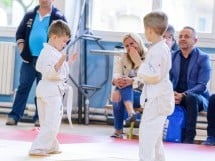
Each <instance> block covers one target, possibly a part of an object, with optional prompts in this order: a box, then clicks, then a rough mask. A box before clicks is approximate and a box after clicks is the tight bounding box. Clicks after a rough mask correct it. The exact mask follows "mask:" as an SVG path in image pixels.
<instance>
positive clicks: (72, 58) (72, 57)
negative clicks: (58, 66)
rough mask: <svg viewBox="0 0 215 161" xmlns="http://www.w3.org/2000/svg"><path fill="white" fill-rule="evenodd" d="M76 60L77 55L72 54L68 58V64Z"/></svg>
mask: <svg viewBox="0 0 215 161" xmlns="http://www.w3.org/2000/svg"><path fill="white" fill-rule="evenodd" d="M77 58H78V53H74V54H72V55H71V56H70V57H69V62H70V63H73V62H74V61H75V60H76V59H77Z"/></svg>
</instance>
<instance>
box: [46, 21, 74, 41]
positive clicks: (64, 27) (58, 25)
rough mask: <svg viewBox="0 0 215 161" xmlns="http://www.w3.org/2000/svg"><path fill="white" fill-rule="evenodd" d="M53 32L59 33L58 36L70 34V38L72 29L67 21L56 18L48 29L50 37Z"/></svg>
mask: <svg viewBox="0 0 215 161" xmlns="http://www.w3.org/2000/svg"><path fill="white" fill-rule="evenodd" d="M52 34H54V35H57V36H64V35H66V36H68V37H69V38H70V37H71V31H70V28H69V26H68V24H67V23H66V22H64V21H63V20H56V21H53V22H52V24H51V25H50V27H49V30H48V37H50V36H51V35H52Z"/></svg>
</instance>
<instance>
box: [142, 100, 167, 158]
mask: <svg viewBox="0 0 215 161" xmlns="http://www.w3.org/2000/svg"><path fill="white" fill-rule="evenodd" d="M158 106H159V105H158V104H157V103H156V102H151V103H147V104H146V105H145V109H144V112H143V115H142V118H141V123H140V128H139V161H155V160H156V161H157V159H158V158H159V160H158V161H164V160H165V156H164V151H163V149H162V148H163V146H162V132H163V126H164V122H165V120H166V116H161V115H159V112H158V109H157V107H158Z"/></svg>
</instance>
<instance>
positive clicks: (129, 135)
mask: <svg viewBox="0 0 215 161" xmlns="http://www.w3.org/2000/svg"><path fill="white" fill-rule="evenodd" d="M134 124H135V122H134V121H133V122H131V125H130V128H129V131H128V139H132V137H133V132H134Z"/></svg>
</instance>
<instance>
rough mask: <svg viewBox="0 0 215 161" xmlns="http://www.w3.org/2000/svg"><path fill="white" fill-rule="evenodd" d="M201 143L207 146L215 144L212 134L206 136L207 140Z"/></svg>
mask: <svg viewBox="0 0 215 161" xmlns="http://www.w3.org/2000/svg"><path fill="white" fill-rule="evenodd" d="M202 145H209V146H215V137H214V136H208V137H207V140H206V141H204V142H203V143H202Z"/></svg>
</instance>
